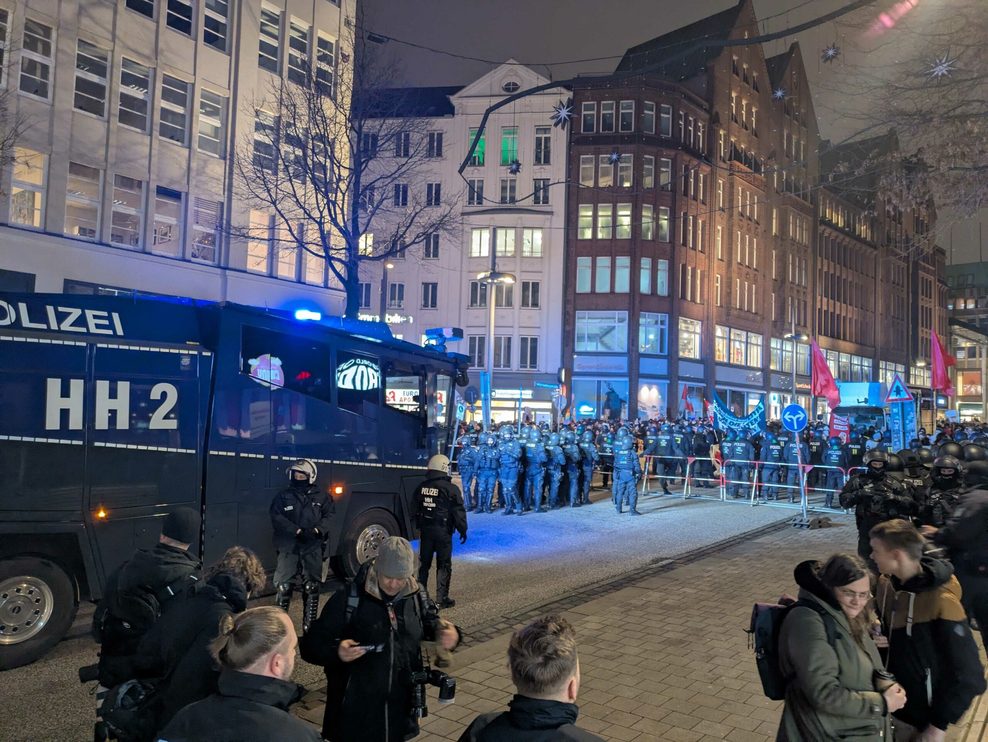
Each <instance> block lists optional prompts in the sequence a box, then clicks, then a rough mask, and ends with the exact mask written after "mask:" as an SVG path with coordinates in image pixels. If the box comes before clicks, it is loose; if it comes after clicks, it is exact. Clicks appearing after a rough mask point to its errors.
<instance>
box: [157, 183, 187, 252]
mask: <svg viewBox="0 0 988 742" xmlns="http://www.w3.org/2000/svg"><path fill="white" fill-rule="evenodd" d="M152 236H153V242H152V251H153V252H155V253H158V254H161V255H170V256H171V257H176V258H177V257H181V255H182V192H181V191H176V190H174V189H172V188H165V187H164V186H158V187H157V188H156V189H155V196H154V233H153V235H152Z"/></svg>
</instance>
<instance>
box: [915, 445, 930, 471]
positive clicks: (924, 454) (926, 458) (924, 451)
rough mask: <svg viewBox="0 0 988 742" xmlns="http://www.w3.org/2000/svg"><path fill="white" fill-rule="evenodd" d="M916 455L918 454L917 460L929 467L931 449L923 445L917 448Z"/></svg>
mask: <svg viewBox="0 0 988 742" xmlns="http://www.w3.org/2000/svg"><path fill="white" fill-rule="evenodd" d="M916 455H917V456H919V460H920V461H921V462H922V463H923V466H926V467H929V466H932V465H933V459H934V456H933V451H931V450H930V449H928V448H927V447H926V446H923V448H921V449H919V450H918V451H917V452H916Z"/></svg>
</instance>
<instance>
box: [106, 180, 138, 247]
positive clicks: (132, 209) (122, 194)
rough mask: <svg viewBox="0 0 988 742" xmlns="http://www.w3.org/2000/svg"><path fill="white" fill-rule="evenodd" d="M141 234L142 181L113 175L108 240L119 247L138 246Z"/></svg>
mask: <svg viewBox="0 0 988 742" xmlns="http://www.w3.org/2000/svg"><path fill="white" fill-rule="evenodd" d="M143 234H144V182H143V181H140V180H135V179H134V178H128V177H127V176H125V175H114V176H113V210H112V214H111V217H110V242H111V243H112V244H114V245H119V246H121V247H131V248H133V247H140V246H141V243H142V241H143V237H142V236H143Z"/></svg>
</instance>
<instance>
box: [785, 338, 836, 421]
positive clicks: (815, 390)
mask: <svg viewBox="0 0 988 742" xmlns="http://www.w3.org/2000/svg"><path fill="white" fill-rule="evenodd" d="M810 359H811V361H812V364H811V365H812V372H813V375H812V381H811V384H810V392H811V393H812V394H814V395H816V396H818V397H826V398H827V404H828V405H830V409H834V408H836V407H838V406H839V405H840V390H839V389H838V388H837V382H836V381H834V375H833V374H832V373H830V366H828V365H827V358H826V356H824V355H823V351H822V350H820V346H819V345H817V344H816V340H811V341H810ZM795 391H796V390H795V389H794V390H793V392H795Z"/></svg>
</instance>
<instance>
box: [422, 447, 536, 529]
mask: <svg viewBox="0 0 988 742" xmlns="http://www.w3.org/2000/svg"><path fill="white" fill-rule="evenodd" d="M540 448H541V446H540ZM412 501H413V502H414V503H415V525H416V526H417V527H418V528H419V530H423V531H424V530H429V531H433V532H435V533H441V534H443V535H452V533H453V531H458V532H459V534H460V535H461V536H466V535H467V511H466V508H464V506H463V494H462V493H461V492H460V488H459V487H457V486H456V485H455V484H453V481H452V480H451V479H450V478H449V475H448V474H443V473H442V472H438V471H430V472H429V473H428V474H426V476H425V480H424V481H423V482H422V484H420V485H419V486H418V488H417V489H416V490H415V495H414V497H413V498H412Z"/></svg>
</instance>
